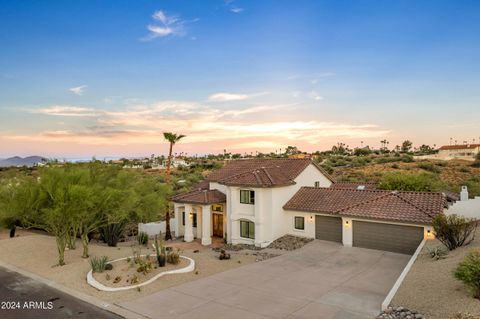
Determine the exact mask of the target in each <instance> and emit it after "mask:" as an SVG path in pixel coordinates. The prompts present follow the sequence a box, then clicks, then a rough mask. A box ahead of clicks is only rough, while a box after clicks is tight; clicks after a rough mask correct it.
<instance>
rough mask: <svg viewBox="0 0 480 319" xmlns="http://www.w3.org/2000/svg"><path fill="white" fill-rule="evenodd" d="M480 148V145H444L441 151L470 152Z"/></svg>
mask: <svg viewBox="0 0 480 319" xmlns="http://www.w3.org/2000/svg"><path fill="white" fill-rule="evenodd" d="M477 147H480V144H461V145H444V146H442V147H440V148H439V149H440V150H467V149H468V150H470V149H474V148H477Z"/></svg>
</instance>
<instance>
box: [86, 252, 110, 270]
mask: <svg viewBox="0 0 480 319" xmlns="http://www.w3.org/2000/svg"><path fill="white" fill-rule="evenodd" d="M89 262H90V266H91V267H92V270H93V272H103V271H104V270H105V268H106V267H107V264H108V257H107V256H102V257H96V256H93V257H91V258H90V261H89Z"/></svg>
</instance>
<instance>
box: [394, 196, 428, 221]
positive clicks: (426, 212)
mask: <svg viewBox="0 0 480 319" xmlns="http://www.w3.org/2000/svg"><path fill="white" fill-rule="evenodd" d="M394 195H395V196H397V197H398V198H400V199H401V200H403V201H404V202H405V203H407V204H409V205H411V206H413V207H415V208H416V209H418V210H419V211H421V212H422V213H424V214H426V215H427V216H428V217H431V218H433V217H434V216H432V215H431V213H432V212H430V211H428V210H426V209H423V208H422V207H420V206H418V205H416V204H414V203H412V202H411V201H409V200H408V199H406V198H404V197H403V196H401V195H400V193H398V192H396V193H394Z"/></svg>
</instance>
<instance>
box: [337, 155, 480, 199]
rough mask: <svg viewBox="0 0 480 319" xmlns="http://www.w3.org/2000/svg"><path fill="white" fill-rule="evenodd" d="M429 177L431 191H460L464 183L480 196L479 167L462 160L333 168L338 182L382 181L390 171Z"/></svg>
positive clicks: (472, 193)
mask: <svg viewBox="0 0 480 319" xmlns="http://www.w3.org/2000/svg"><path fill="white" fill-rule="evenodd" d="M395 172H397V173H402V174H415V175H421V174H423V175H425V176H430V177H431V178H432V180H434V181H436V182H437V183H436V185H435V186H434V190H449V191H453V192H457V193H458V192H459V191H460V186H462V185H467V186H468V188H469V192H470V196H480V168H476V167H473V166H472V162H470V161H464V160H452V161H438V160H421V161H413V162H403V161H398V162H391V163H371V164H366V165H364V166H357V167H336V168H333V171H332V175H333V176H334V177H335V178H336V179H337V180H339V181H372V182H377V183H378V182H381V181H382V179H383V178H384V176H385V175H388V174H392V173H395Z"/></svg>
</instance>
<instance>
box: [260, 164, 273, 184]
mask: <svg viewBox="0 0 480 319" xmlns="http://www.w3.org/2000/svg"><path fill="white" fill-rule="evenodd" d="M261 169H262V170H263V171H264V172H265V175H267V178H268V179H269V180H270V183H271V184H275V182H274V181H273V177H272V176H271V175H270V173H268V171H267V168H265V167H262V168H261Z"/></svg>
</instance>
